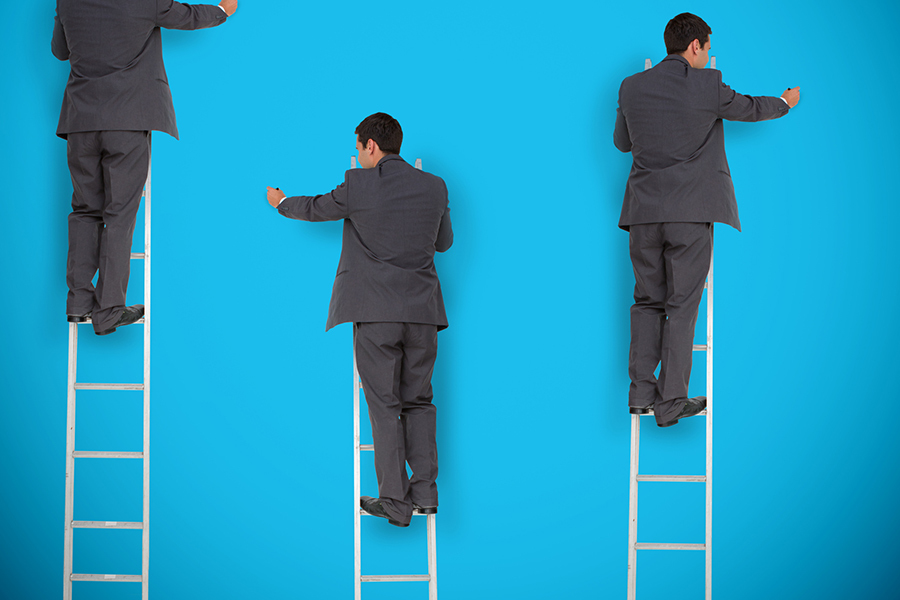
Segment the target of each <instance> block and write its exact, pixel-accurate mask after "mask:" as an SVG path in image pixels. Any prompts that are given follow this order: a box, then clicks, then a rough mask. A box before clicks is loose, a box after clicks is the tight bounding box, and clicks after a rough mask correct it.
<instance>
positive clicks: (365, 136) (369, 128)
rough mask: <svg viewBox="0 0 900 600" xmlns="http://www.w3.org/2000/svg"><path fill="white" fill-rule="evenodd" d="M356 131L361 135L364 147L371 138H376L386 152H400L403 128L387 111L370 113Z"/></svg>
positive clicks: (379, 145)
mask: <svg viewBox="0 0 900 600" xmlns="http://www.w3.org/2000/svg"><path fill="white" fill-rule="evenodd" d="M354 133H355V134H356V135H357V136H359V141H360V142H362V145H363V147H365V146H366V144H368V143H369V140H375V143H376V144H378V147H379V148H381V151H382V152H384V153H385V154H400V144H402V143H403V130H402V129H400V123H398V122H397V119H395V118H394V117H392V116H391V115H389V114H387V113H375V114H374V115H369V116H368V117H366V118H365V119H363V120H362V123H360V124H359V125H357V126H356V131H355V132H354Z"/></svg>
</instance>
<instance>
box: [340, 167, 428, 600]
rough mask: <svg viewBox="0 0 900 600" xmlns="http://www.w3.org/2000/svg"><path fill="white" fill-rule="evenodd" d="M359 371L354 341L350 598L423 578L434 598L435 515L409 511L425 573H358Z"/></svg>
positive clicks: (364, 447)
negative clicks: (365, 588) (369, 585)
mask: <svg viewBox="0 0 900 600" xmlns="http://www.w3.org/2000/svg"><path fill="white" fill-rule="evenodd" d="M350 168H351V169H355V168H356V157H355V156H354V157H351V158H350ZM416 168H417V169H421V168H422V159H419V158H417V159H416ZM362 389H363V387H362V382H361V381H360V379H359V371H358V370H357V368H356V340H355V338H354V346H353V551H354V561H353V565H354V567H353V569H354V573H353V579H354V584H353V585H354V598H355V599H356V600H361V598H362V584H363V583H366V582H389V583H394V582H403V581H427V582H428V600H437V515H436V514H431V515H425V514H422V513H420V512H419V511H413V516H414V517H416V516H423V517H426V529H427V540H426V541H427V547H428V573H426V574H421V575H363V574H362V536H361V529H362V517H363V516H371V515H369V513H367V512H366V511H364V510H363V509H362V508H360V506H359V497H360V483H359V481H360V467H359V459H360V452H374V451H375V446H374V445H373V444H360V441H359V392H360V390H362Z"/></svg>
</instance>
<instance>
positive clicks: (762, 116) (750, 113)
mask: <svg viewBox="0 0 900 600" xmlns="http://www.w3.org/2000/svg"><path fill="white" fill-rule="evenodd" d="M718 85H719V118H720V119H727V120H729V121H767V120H769V119H777V118H778V117H783V116H784V115H786V114H787V113H788V111H789V110H790V108H788V105H787V103H786V102H785V101H784V100H782V99H781V98H777V97H775V96H745V95H743V94H739V93H737V92H735V91H734V90H733V89H731V88H730V87H728V86H727V85H725V84H724V83H723V82H722V74H721V73H719V81H718Z"/></svg>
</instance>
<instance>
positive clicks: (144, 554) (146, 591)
mask: <svg viewBox="0 0 900 600" xmlns="http://www.w3.org/2000/svg"><path fill="white" fill-rule="evenodd" d="M149 135H152V134H149ZM148 160H149V164H148V165H147V182H146V183H145V184H144V386H143V388H144V456H143V459H144V482H143V488H144V491H143V517H142V522H143V524H144V525H143V531H142V533H141V599H142V600H148V598H149V595H150V175H151V173H150V171H151V167H152V163H153V150H152V138H151V150H150V157H149V159H148Z"/></svg>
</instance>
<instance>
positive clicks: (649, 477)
mask: <svg viewBox="0 0 900 600" xmlns="http://www.w3.org/2000/svg"><path fill="white" fill-rule="evenodd" d="M637 480H638V481H681V482H683V481H700V482H702V481H706V475H638V476H637Z"/></svg>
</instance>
